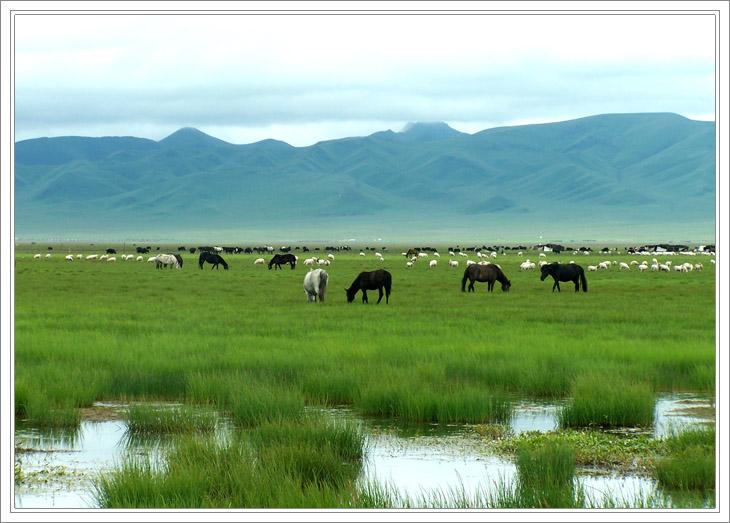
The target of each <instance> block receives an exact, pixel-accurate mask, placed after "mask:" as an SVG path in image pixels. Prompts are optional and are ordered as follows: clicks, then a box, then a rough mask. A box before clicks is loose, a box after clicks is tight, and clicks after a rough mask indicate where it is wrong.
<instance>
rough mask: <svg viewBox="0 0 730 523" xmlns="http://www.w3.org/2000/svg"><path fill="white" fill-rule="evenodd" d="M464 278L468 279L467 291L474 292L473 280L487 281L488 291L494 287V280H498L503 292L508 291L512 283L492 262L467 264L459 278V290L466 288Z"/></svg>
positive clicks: (462, 290)
mask: <svg viewBox="0 0 730 523" xmlns="http://www.w3.org/2000/svg"><path fill="white" fill-rule="evenodd" d="M466 280H469V292H474V282H475V281H481V282H487V290H488V291H489V292H492V289H494V282H495V281H499V283H501V284H502V290H503V291H504V292H509V288H510V286H511V285H512V283H511V282H510V281H509V280H508V279H507V276H505V275H504V273H503V272H502V269H500V268H499V267H497V266H496V265H495V264H493V263H490V264H488V265H479V264H478V263H474V264H472V265H469V266H468V267H467V268H466V270H465V271H464V277H463V278H462V279H461V292H464V291H465V290H466Z"/></svg>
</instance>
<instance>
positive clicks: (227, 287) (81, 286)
mask: <svg viewBox="0 0 730 523" xmlns="http://www.w3.org/2000/svg"><path fill="white" fill-rule="evenodd" d="M163 251H164V249H163ZM163 251H160V252H163ZM169 251H170V252H174V251H173V249H172V248H171V249H169ZM392 251H393V250H392V249H391V252H389V253H385V261H384V262H380V261H378V260H377V259H376V258H375V257H374V255H373V254H372V253H371V252H369V251H366V252H367V256H366V257H364V258H363V257H360V256H358V255H357V251H355V252H351V253H334V255H335V260H334V261H333V262H332V264H331V265H330V266H329V267H327V268H326V270H327V271H328V273H329V286H328V292H327V300H326V302H324V303H307V301H306V297H305V294H304V291H303V288H302V281H303V278H304V274H305V273H306V272H307V271H308V267H306V266H304V265H303V263H302V262H303V260H304V258H305V257H307V256H309V255H312V254H318V255H319V256H321V257H324V256H325V253H324V252H323V251H321V252H320V253H308V254H303V253H297V255H298V256H299V264H298V265H297V267H296V269H295V270H291V269H290V268H289V267H285V268H284V269H283V270H268V269H267V267H266V265H254V264H253V261H254V259H256V258H258V257H260V256H259V255H257V254H252V255H244V254H239V255H224V258H225V259H226V261H227V262H228V263H229V266H230V270H223V269H220V270H211V269H210V265H206V266H205V268H204V269H203V270H201V269H199V268H198V264H197V258H198V256H197V253H196V254H194V255H191V254H189V253H183V258H184V260H185V263H184V266H183V268H182V270H174V269H164V270H163V269H160V270H156V269H155V266H154V264H152V263H146V262H135V261H124V262H122V261H121V260H120V261H117V262H115V263H110V262H105V261H95V262H92V261H86V260H84V261H80V260H74V261H72V262H69V261H66V260H64V259H63V255H62V254H60V253H57V252H56V253H54V254H53V255H52V258H51V259H45V258H42V259H33V252H32V251H26V252H18V253H17V255H16V259H17V262H16V267H15V333H14V343H15V348H14V350H15V359H14V362H15V409H16V413H17V414H18V415H19V416H20V417H23V418H27V419H29V420H34V421H36V422H37V423H39V424H49V425H64V424H73V423H76V422H77V421H78V417H77V415H76V414H75V408H76V407H81V406H87V405H90V404H91V403H93V402H94V401H99V400H105V401H113V400H139V399H142V400H144V399H162V400H176V401H182V402H185V403H190V404H210V405H214V406H216V407H218V408H220V409H221V410H223V411H226V412H229V413H232V414H233V415H234V417H235V419H236V420H237V421H239V422H240V423H243V424H246V423H258V422H260V421H261V420H266V419H271V418H277V417H285V418H286V417H289V416H295V415H298V414H297V413H298V412H299V411H300V409H301V407H302V406H303V405H307V404H348V405H351V406H352V407H353V408H355V409H356V410H358V411H360V412H361V413H363V414H364V415H376V416H395V417H398V418H400V419H407V420H423V421H443V422H469V423H484V422H503V421H504V420H505V419H506V418H508V416H509V409H510V401H511V399H510V398H514V397H516V396H526V397H570V396H571V395H573V394H576V395H577V394H578V393H579V391H581V390H584V389H585V388H586V383H591V382H595V383H596V384H597V385H601V384H604V387H605V388H606V390H616V388H618V389H621V388H624V387H625V388H627V389H630V390H634V391H636V390H638V391H646V392H647V393H649V394H653V393H655V392H658V391H669V390H675V391H677V390H690V391H702V392H714V389H715V266H714V264H712V263H709V258H708V257H706V256H692V257H690V256H664V257H660V258H661V259H660V261H664V260H671V261H672V262H673V263H674V264H675V265H676V264H678V263H681V262H685V261H690V262H692V263H697V262H702V263H703V265H704V268H703V270H701V271H693V272H690V273H686V274H685V273H678V272H674V271H672V272H670V273H653V272H649V271H647V272H644V273H640V272H638V270H637V269H636V267H632V270H631V271H619V270H618V267H617V266H615V267H612V268H611V269H610V270H608V271H601V272H590V273H587V278H588V292H587V293H583V292H580V293H575V292H573V285H572V283H570V282H568V283H563V284H562V285H561V288H562V292H561V293H558V292H554V293H553V292H551V287H552V280H551V279H548V280H546V281H544V282H541V281H540V278H539V271H537V270H536V271H520V269H519V265H520V263H521V262H523V261H524V260H525V259H526V258H529V259H530V260H532V261H535V262H537V261H538V255H537V253H536V252H526V253H525V255H524V256H523V257H517V256H516V254H515V253H509V254H508V255H506V256H499V258H498V259H497V260H495V261H496V262H497V263H499V264H500V265H501V267H502V269H503V271H504V273H505V274H506V275H507V277H508V278H510V279H511V281H512V288H511V291H510V292H509V293H503V292H501V291H500V290H499V289H500V287H499V284H497V285H496V286H495V291H494V292H493V293H488V292H487V287H486V283H477V284H476V292H474V293H465V292H461V277H462V275H463V272H464V269H465V260H466V258H462V257H456V259H458V260H459V262H460V265H459V267H458V268H452V267H449V266H448V260H449V256H448V255H446V249H443V250H441V254H442V256H441V257H440V258H439V261H438V265H437V266H436V267H434V268H429V267H428V263H427V261H424V260H419V261H417V262H416V263H415V264H414V267H412V268H406V260H405V258H404V257H403V256H401V255H400V252H401V251H400V250H398V251H397V252H392ZM95 252H97V253H99V254H101V253H103V252H104V251H103V249H102V248H99V249H98V250H97V251H95ZM118 252H120V251H119V250H118ZM43 254H45V252H44V253H43ZM64 254H66V253H64ZM72 254H76V252H72ZM153 254H154V252H153ZM149 256H150V255H145V259H146V258H147V257H149ZM547 256H548V257H547V261H554V260H560V261H562V262H564V263H567V262H569V261H570V260H571V259H574V260H575V261H576V262H577V263H579V264H581V265H582V266H583V267H584V268H586V267H587V266H588V265H595V264H596V263H597V262H599V261H603V260H617V261H625V262H627V263H628V262H630V261H631V260H633V259H637V260H639V261H642V259H644V258H643V257H640V256H636V257H634V256H628V255H626V254H620V255H619V254H608V255H606V254H594V255H590V256H584V255H582V254H579V255H576V256H574V255H573V254H572V252H571V253H568V254H565V255H556V254H554V253H549V254H548V255H547ZM117 257H118V258H119V255H117ZM264 258H265V259H266V260H267V262H268V260H269V259H270V256H264ZM469 258H470V259H472V260H477V258H476V256H475V255H474V254H473V253H471V254H470V256H469ZM430 259H434V258H433V256H429V260H430ZM648 260H649V262H650V263H651V256H650V257H648ZM380 267H382V268H385V269H387V270H389V271H390V272H391V273H392V276H393V290H392V294H391V296H390V303H389V304H387V305H386V303H385V299H383V301H382V303H381V304H379V305H376V303H375V302H376V301H377V291H371V292H370V293H369V297H370V303H369V304H367V305H365V304H362V303H361V296H360V294H358V295H357V296H356V298H355V301H354V302H353V303H349V304H348V303H346V299H345V292H344V288H345V287H348V286H349V285H350V284H351V283H352V281H353V279H354V278H355V276H356V275H357V274H358V273H359V272H360V271H361V270H373V269H376V268H380ZM589 388H590V387H589ZM594 396H596V395H594ZM576 397H577V396H576ZM628 397H629V398H630V397H631V395H628ZM587 401H590V400H587ZM598 401H600V396H599V400H598ZM628 401H629V402H630V401H631V400H630V399H629V400H628ZM619 408H621V409H623V408H624V407H623V406H620V407H619ZM628 408H631V407H628ZM589 410H590V409H589ZM599 410H600V409H599ZM602 415H603V414H602ZM252 420H253V421H252ZM581 423H583V424H590V423H591V422H590V420H588V421H585V422H581Z"/></svg>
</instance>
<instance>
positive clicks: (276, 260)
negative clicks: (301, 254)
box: [269, 254, 297, 270]
mask: <svg viewBox="0 0 730 523" xmlns="http://www.w3.org/2000/svg"><path fill="white" fill-rule="evenodd" d="M285 263H288V264H290V265H291V268H292V270H294V266H295V265H296V264H297V259H296V257H295V256H294V255H293V254H276V255H275V256H274V257H273V258H271V261H269V269H271V267H273V266H276V267H275V268H276V269H281V266H282V264H285Z"/></svg>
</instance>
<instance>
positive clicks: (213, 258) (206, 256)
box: [198, 251, 228, 270]
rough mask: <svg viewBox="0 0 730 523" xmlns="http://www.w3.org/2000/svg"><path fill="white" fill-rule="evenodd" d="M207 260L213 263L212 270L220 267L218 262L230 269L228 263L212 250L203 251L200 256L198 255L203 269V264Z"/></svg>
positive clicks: (199, 263)
mask: <svg viewBox="0 0 730 523" xmlns="http://www.w3.org/2000/svg"><path fill="white" fill-rule="evenodd" d="M205 262H208V263H210V264H212V265H213V266H212V267H211V270H212V269H218V264H221V265H223V268H224V269H226V270H228V264H227V263H226V261H225V260H224V259H223V258H221V256H220V255H218V254H213V253H212V252H208V251H203V252H201V253H200V256H199V257H198V265H200V268H201V269H202V268H203V264H205Z"/></svg>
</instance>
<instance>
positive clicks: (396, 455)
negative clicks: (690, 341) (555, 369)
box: [15, 394, 714, 509]
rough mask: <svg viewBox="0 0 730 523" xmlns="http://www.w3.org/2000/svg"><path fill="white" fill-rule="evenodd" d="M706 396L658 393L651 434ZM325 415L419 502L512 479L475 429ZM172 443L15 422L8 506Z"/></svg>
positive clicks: (541, 426) (624, 492)
mask: <svg viewBox="0 0 730 523" xmlns="http://www.w3.org/2000/svg"><path fill="white" fill-rule="evenodd" d="M711 401H712V400H711V399H710V398H702V397H698V396H696V395H692V394H672V395H663V396H661V397H660V398H659V399H658V400H657V403H656V419H655V425H654V428H653V433H654V435H655V436H656V437H664V436H666V435H668V434H669V433H671V431H673V430H677V429H678V428H681V427H683V426H686V425H689V424H698V423H704V422H706V421H708V419H710V420H713V421H714V414H713V413H714V404H712V403H711ZM562 405H563V403H556V402H545V401H518V402H516V403H515V406H514V412H513V416H512V417H511V419H510V422H509V424H510V427H511V428H512V430H513V431H514V432H515V433H516V434H519V433H521V432H526V431H535V430H537V431H540V432H547V431H551V430H555V429H557V428H558V422H557V418H558V416H557V413H558V410H559V408H560V407H561V406H562ZM106 407H109V406H108V405H107V406H106ZM119 408H124V407H122V406H120V407H119ZM327 413H328V415H330V416H332V417H334V418H340V419H346V420H349V421H357V422H358V423H360V424H361V426H362V428H363V430H364V431H365V433H366V434H367V440H366V445H367V447H368V459H367V461H366V463H365V466H364V470H363V479H365V480H373V481H377V482H378V483H381V484H388V485H391V486H393V487H394V488H396V489H397V490H399V491H400V492H402V493H404V494H406V495H407V496H408V497H410V498H411V499H420V498H421V497H422V496H423V495H425V494H428V493H429V492H434V491H437V492H450V491H451V490H452V489H459V490H461V489H462V488H463V489H464V490H465V491H466V492H471V491H477V490H479V491H485V490H490V489H494V488H495V487H496V485H498V484H506V483H509V482H511V481H512V480H513V479H514V477H515V475H516V469H515V466H514V465H513V464H512V463H511V462H509V461H506V460H502V459H500V458H498V457H496V456H489V455H485V454H484V450H483V444H482V443H481V441H480V439H479V438H475V437H474V433H473V427H468V426H464V425H459V424H404V423H396V422H394V421H393V420H383V419H371V418H365V419H363V418H359V417H357V416H356V415H355V414H354V413H353V412H352V411H351V410H350V409H346V408H341V409H327ZM703 416H705V417H703ZM232 433H233V428H232V426H231V425H230V424H229V423H227V422H226V420H223V419H220V420H218V422H217V423H216V429H215V434H216V437H219V438H224V439H225V438H227V437H229V436H230V435H231V434H232ZM173 442H174V437H173V436H154V437H149V436H139V435H134V434H131V433H130V432H128V431H127V427H126V425H125V423H124V422H123V421H121V420H119V419H117V420H111V421H95V422H91V421H84V422H82V423H81V425H80V427H79V429H78V430H76V431H59V430H54V431H47V430H40V429H37V428H32V427H27V426H24V425H23V424H22V423H19V424H18V425H17V426H16V430H15V448H16V462H17V463H18V464H19V465H20V470H21V478H22V481H21V484H20V485H19V486H18V485H16V487H15V506H16V508H19V509H35V508H88V507H93V506H95V505H94V500H93V480H94V479H95V478H96V477H97V474H99V473H105V472H109V471H111V470H113V469H115V468H117V467H118V466H119V465H120V464H121V463H122V462H123V460H124V459H126V458H127V457H129V456H135V455H138V456H150V457H151V458H152V459H153V460H156V459H160V458H161V456H163V453H164V451H165V450H167V449H169V448H170V446H171V445H172V444H173ZM578 480H579V481H580V482H581V483H582V485H583V486H584V490H585V493H586V495H587V496H588V497H589V498H591V499H598V500H600V499H602V497H603V496H605V495H612V496H613V497H614V499H627V500H635V499H647V496H649V495H651V494H652V493H653V492H654V491H655V487H656V485H655V482H654V481H653V480H651V479H649V478H641V477H626V476H617V475H616V476H612V475H607V474H600V475H596V474H588V473H584V474H581V475H579V476H578Z"/></svg>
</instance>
